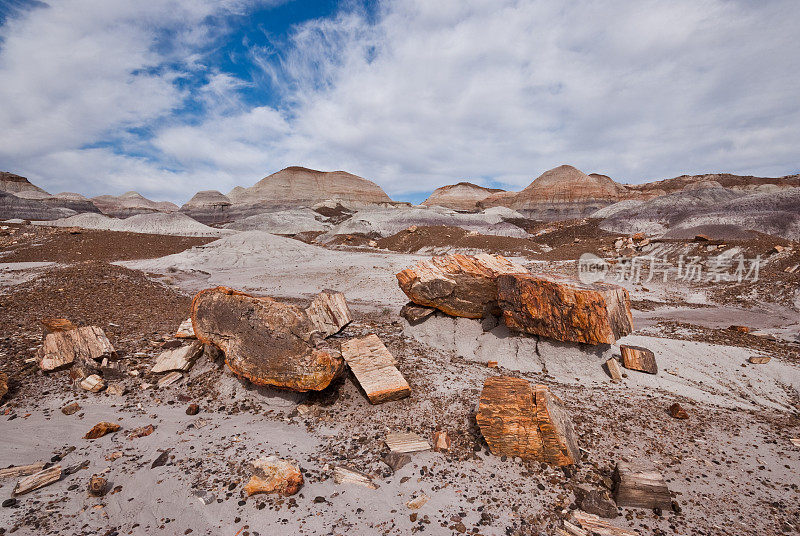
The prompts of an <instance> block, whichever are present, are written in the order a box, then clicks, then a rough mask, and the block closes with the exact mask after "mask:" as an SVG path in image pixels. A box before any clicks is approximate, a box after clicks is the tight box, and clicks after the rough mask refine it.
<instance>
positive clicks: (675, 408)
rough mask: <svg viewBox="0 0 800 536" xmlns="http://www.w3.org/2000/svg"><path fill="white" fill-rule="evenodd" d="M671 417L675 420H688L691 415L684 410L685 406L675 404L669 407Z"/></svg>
mask: <svg viewBox="0 0 800 536" xmlns="http://www.w3.org/2000/svg"><path fill="white" fill-rule="evenodd" d="M669 415H670V417H673V418H675V419H688V418H689V414H688V413H686V410H685V409H683V406H681V405H680V404H678V403H677V402H675V403H674V404H672V405H671V406H670V407H669Z"/></svg>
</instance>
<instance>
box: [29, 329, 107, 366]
mask: <svg viewBox="0 0 800 536" xmlns="http://www.w3.org/2000/svg"><path fill="white" fill-rule="evenodd" d="M115 355H116V352H115V351H114V347H113V346H112V345H111V343H110V342H109V340H108V337H106V334H105V333H104V332H103V330H102V329H101V328H99V327H97V326H84V327H80V328H77V329H70V330H67V331H56V332H53V333H48V334H47V337H45V339H44V345H43V346H42V347H41V348H40V349H39V353H38V357H39V367H40V368H41V369H42V370H43V371H45V372H47V371H51V370H56V369H58V368H60V367H63V366H67V365H71V364H72V363H75V362H78V363H80V364H87V365H89V366H90V367H92V366H93V365H94V362H95V361H97V360H99V359H103V358H106V357H113V356H115Z"/></svg>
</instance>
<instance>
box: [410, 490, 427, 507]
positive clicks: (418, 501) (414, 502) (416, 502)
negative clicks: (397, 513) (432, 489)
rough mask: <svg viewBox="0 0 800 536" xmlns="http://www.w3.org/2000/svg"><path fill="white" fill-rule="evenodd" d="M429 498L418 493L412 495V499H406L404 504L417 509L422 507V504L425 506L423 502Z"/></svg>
mask: <svg viewBox="0 0 800 536" xmlns="http://www.w3.org/2000/svg"><path fill="white" fill-rule="evenodd" d="M430 500H431V498H430V497H428V496H427V495H425V494H424V493H420V494H419V495H417V496H416V497H414V498H413V499H411V500H410V501H408V502H407V503H406V506H408V507H409V508H411V509H412V510H417V509H419V508H422V507H423V506H425V503H427V502H428V501H430Z"/></svg>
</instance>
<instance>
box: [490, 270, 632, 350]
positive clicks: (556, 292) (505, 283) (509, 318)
mask: <svg viewBox="0 0 800 536" xmlns="http://www.w3.org/2000/svg"><path fill="white" fill-rule="evenodd" d="M497 291H498V301H499V304H500V308H501V309H502V310H503V319H504V320H505V323H506V325H507V326H508V327H510V328H512V329H516V330H518V331H524V332H525V333H532V334H535V335H541V336H544V337H549V338H551V339H556V340H559V341H567V342H582V343H587V344H613V343H614V342H615V341H616V340H617V339H619V338H620V337H622V336H624V335H627V334H629V333H630V332H631V331H633V317H632V316H631V300H630V296H629V295H628V291H627V290H625V289H624V288H622V287H620V286H618V285H611V284H608V283H593V284H584V283H581V282H580V281H575V280H572V279H568V278H566V277H561V276H555V275H549V274H509V275H501V276H500V277H498V278H497Z"/></svg>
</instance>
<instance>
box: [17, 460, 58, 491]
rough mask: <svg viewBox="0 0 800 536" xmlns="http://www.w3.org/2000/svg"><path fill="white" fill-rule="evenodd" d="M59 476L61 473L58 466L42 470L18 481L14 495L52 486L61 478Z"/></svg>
mask: <svg viewBox="0 0 800 536" xmlns="http://www.w3.org/2000/svg"><path fill="white" fill-rule="evenodd" d="M61 475H62V471H61V465H60V464H57V465H53V466H52V467H48V468H47V469H42V470H41V471H39V472H38V473H34V474H32V475H29V476H26V477H25V478H22V479H20V481H19V482H17V485H16V486H15V487H14V495H22V494H24V493H28V492H29V491H33V490H35V489H39V488H41V487H44V486H47V485H49V484H52V483H53V482H57V481H58V480H59V479H60V478H61Z"/></svg>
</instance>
